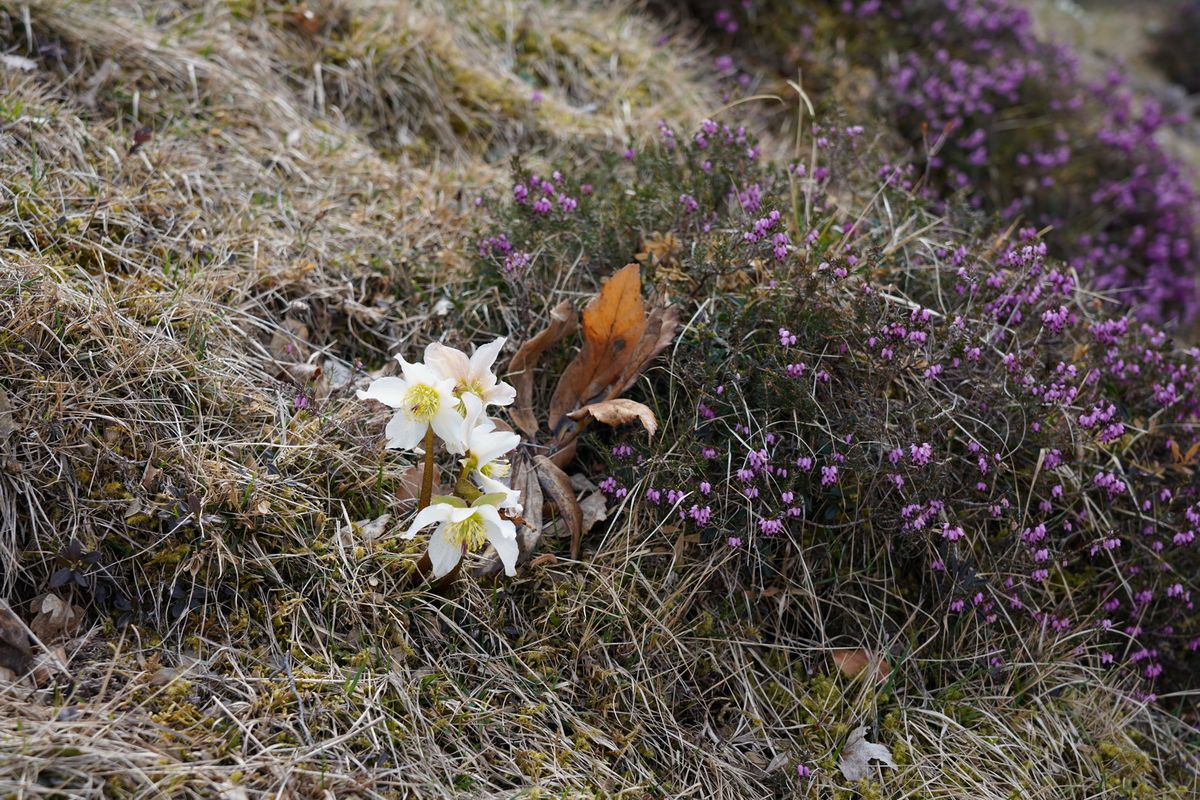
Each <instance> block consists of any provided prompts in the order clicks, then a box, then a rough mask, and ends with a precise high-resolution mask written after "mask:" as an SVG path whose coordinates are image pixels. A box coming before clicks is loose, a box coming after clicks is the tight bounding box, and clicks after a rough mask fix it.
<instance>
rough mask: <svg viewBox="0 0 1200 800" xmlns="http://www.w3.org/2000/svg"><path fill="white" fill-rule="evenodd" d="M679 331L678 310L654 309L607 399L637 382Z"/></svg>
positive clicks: (616, 395)
mask: <svg viewBox="0 0 1200 800" xmlns="http://www.w3.org/2000/svg"><path fill="white" fill-rule="evenodd" d="M677 330H679V309H677V308H675V307H674V306H671V307H670V308H656V309H654V310H653V311H651V312H650V317H649V319H647V320H646V331H645V333H644V334H643V336H642V339H641V341H639V342H638V344H637V349H636V351H635V352H634V355H633V358H631V359H630V361H629V364H628V366H626V367H625V370H624V371H623V372H622V373H621V377H620V378H618V379H617V382H616V383H614V384H613V388H612V390H611V391H609V393H608V396H609V397H618V396H619V395H621V394H622V393H623V392H625V391H626V390H627V389H628V388H629V387H630V386H633V384H634V382H635V381H637V379H638V376H639V375H641V374H642V371H643V370H644V369H646V367H647V366H648V365H649V364H650V362H651V361H653V360H654V359H655V358H656V357H657V356H658V354H659V353H661V352H662V351H663V350H666V349H667V348H668V347H670V345H671V342H673V341H674V340H675V332H676V331H677Z"/></svg>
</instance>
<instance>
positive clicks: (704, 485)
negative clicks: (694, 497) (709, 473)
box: [700, 481, 712, 494]
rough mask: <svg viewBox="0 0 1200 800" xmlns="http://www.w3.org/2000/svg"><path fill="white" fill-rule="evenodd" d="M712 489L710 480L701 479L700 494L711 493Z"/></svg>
mask: <svg viewBox="0 0 1200 800" xmlns="http://www.w3.org/2000/svg"><path fill="white" fill-rule="evenodd" d="M711 491H712V484H711V483H709V482H708V481H700V494H709V493H710V492H711Z"/></svg>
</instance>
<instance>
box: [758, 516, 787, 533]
mask: <svg viewBox="0 0 1200 800" xmlns="http://www.w3.org/2000/svg"><path fill="white" fill-rule="evenodd" d="M758 529H759V531H761V532H762V534H763V535H764V536H775V535H776V534H778V533H780V532H781V531H782V530H783V521H782V520H778V519H760V520H759V521H758Z"/></svg>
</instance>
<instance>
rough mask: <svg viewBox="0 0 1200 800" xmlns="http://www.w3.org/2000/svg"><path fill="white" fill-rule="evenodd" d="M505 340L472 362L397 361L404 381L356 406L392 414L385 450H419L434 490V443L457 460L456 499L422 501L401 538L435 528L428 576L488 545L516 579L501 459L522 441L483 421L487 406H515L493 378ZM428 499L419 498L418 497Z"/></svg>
mask: <svg viewBox="0 0 1200 800" xmlns="http://www.w3.org/2000/svg"><path fill="white" fill-rule="evenodd" d="M504 342H505V340H504V338H503V337H501V338H499V339H496V340H495V341H494V342H491V343H489V344H486V345H484V346H482V347H479V348H477V349H476V350H475V352H474V353H473V354H472V355H471V356H469V357H468V356H467V354H466V353H464V352H462V351H461V350H457V349H455V348H453V347H447V346H446V345H443V344H440V343H438V342H433V343H431V344H430V345H428V346H427V347H426V348H425V361H424V362H416V363H409V362H408V361H405V360H404V359H403V358H402V357H401V356H396V359H397V360H398V361H399V362H400V372H401V375H400V376H398V377H386V378H378V379H376V380H374V381H372V382H371V385H370V386H368V387H367V389H366V391H360V392H358V397H359V399H360V400H376V401H378V402H380V403H383V404H384V405H386V406H388V407H389V408H392V409H395V412H396V413H395V414H393V415H392V418H391V420H390V421H389V422H388V424H387V427H386V428H385V429H384V434H385V436H386V437H387V447H388V448H389V449H399V450H420V451H421V452H422V453H423V455H424V459H425V462H424V463H425V473H426V475H425V477H426V480H425V484H426V485H430V486H431V485H432V475H433V469H434V461H433V458H434V448H435V442H434V437H435V436H436V437H437V439H440V440H441V442H442V444H443V445H444V446H445V448H446V451H447V452H449V453H451V454H452V455H455V456H459V457H460V458H459V465H460V474H459V479H458V483H457V485H456V486H455V495H449V496H439V497H425V496H422V498H421V508H420V509H419V510H418V512H417V516H416V518H415V519H414V520H413V522H412V524H411V525H410V526H409V528H408V530H407V531H405V532H404V534H403V536H404V538H406V539H411V538H413V537H414V536H416V535H417V532H418V531H421V530H423V529H425V528H427V527H429V526H431V525H436V526H437V527H436V528H434V531H433V533H432V535H431V536H430V539H429V560H430V563H431V564H432V568H433V576H434V577H435V578H441V577H443V576H445V575H447V574H449V573H450V572H451V571H452V570H453V569H454V568H455V566H457V565H458V563H459V561H460V560H461V559H462V557H463V555H465V554H466V553H467V552H470V551H473V550H477V549H479V548H481V547H483V546H484V545H485V544H489V543H490V544H491V545H492V546H493V547H494V548H496V553H497V554H498V555H499V556H500V560H501V562H502V563H503V564H504V571H505V574H507V575H509V576H512V575H515V574H516V562H517V531H516V525H514V524H513V522H512V520H511V519H508V518H507V517H506V516H505V515H504V514H503V513H502V512H506V511H508V512H512V513H514V514H519V513H520V511H521V503H520V493H519V492H517V491H515V490H513V489H510V488H509V487H508V485H506V484H505V483H504V482H503V481H502V480H501V479H502V478H504V477H506V476H507V475H508V462H507V461H505V460H504V456H505V455H507V454H508V453H510V452H512V451H513V450H514V449H515V448H516V446H517V445H518V444H520V442H521V438H520V437H519V436H518V435H517V434H515V433H512V432H509V431H504V430H500V429H498V428H497V427H496V423H495V422H494V421H493V420H492V419H491V418H490V417H488V415H487V413H486V408H487V407H488V406H493V405H494V406H506V405H509V404H511V403H512V402H513V400H514V399H515V398H516V392H515V390H514V389H513V387H512V386H510V385H508V384H507V383H504V382H502V381H500V380H499V379H498V378H497V377H496V373H495V372H494V371H493V367H494V366H495V363H496V358H497V357H498V356H499V354H500V350H501V348H503V347H504ZM424 494H425V492H423V495H424Z"/></svg>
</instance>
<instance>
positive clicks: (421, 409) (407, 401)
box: [404, 383, 442, 422]
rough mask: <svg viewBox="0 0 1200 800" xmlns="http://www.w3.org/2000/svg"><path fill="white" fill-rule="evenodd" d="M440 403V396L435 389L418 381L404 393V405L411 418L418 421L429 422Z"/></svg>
mask: <svg viewBox="0 0 1200 800" xmlns="http://www.w3.org/2000/svg"><path fill="white" fill-rule="evenodd" d="M441 405H442V398H441V396H439V395H438V392H437V389H435V388H433V387H432V386H428V385H426V384H424V383H418V384H417V385H415V386H413V387H412V388H410V389H409V390H408V392H407V393H406V394H405V395H404V407H405V408H406V409H408V413H409V414H410V415H412V417H413V419H415V420H417V421H419V422H429V421H430V420H431V419H433V416H434V414H436V413H437V410H438V408H439V407H440V406H441Z"/></svg>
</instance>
